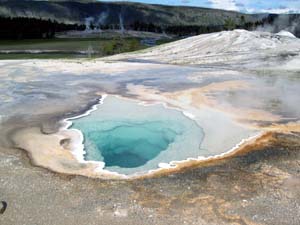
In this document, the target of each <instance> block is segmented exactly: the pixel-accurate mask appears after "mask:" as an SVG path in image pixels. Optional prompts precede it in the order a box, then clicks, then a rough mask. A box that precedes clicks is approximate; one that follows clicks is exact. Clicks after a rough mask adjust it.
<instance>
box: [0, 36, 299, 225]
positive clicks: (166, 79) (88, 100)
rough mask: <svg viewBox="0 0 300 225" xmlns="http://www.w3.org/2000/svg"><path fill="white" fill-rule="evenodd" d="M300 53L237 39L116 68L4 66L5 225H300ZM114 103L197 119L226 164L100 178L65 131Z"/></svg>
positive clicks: (287, 40)
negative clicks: (70, 122)
mask: <svg viewBox="0 0 300 225" xmlns="http://www.w3.org/2000/svg"><path fill="white" fill-rule="evenodd" d="M208 43H215V45H214V44H211V46H208ZM217 43H222V44H217ZM205 46H206V47H205ZM299 52H300V41H299V39H296V38H292V37H281V36H277V35H271V34H267V33H258V32H254V33H250V32H246V31H232V32H222V33H216V34H209V35H203V36H199V37H193V38H191V39H187V40H182V41H180V42H177V43H171V44H167V45H164V46H162V47H158V48H154V49H150V50H147V51H146V52H140V53H132V54H125V55H121V56H115V57H112V58H106V59H97V60H73V61H71V60H65V61H57V60H31V61H1V62H0V80H1V82H0V202H1V201H5V202H6V203H7V208H6V210H5V211H4V212H3V214H0V224H1V225H2V224H3V225H11V224H16V225H19V224H26V225H27V224H28V225H32V224H34V225H36V224H37V225H40V224H41V225H44V224H45V225H46V224H51V225H53V224H66V225H68V224H70V225H71V224H72V225H74V224H79V225H81V224H91V225H92V224H97V225H98V224H101V225H102V224H103V225H106V224H112V225H114V224H128V225H131V224H132V225H134V224H162V225H165V224H179V225H181V224H270V225H271V224H272V225H274V224H275V225H276V224H287V225H293V224H295V225H297V224H300V189H299V185H300V125H299V124H300V123H299V121H300V108H299V102H300V93H299V90H300V68H299V60H300V58H299ZM200 53H201V54H200ZM162 62H163V63H164V64H162ZM174 64H180V65H174ZM103 94H111V95H117V96H121V97H123V98H128V99H136V100H138V101H142V102H144V103H147V104H152V103H156V102H162V103H164V104H165V105H166V106H168V107H174V108H176V109H178V110H182V111H183V112H186V113H189V114H190V115H192V116H194V120H195V121H196V122H197V123H199V124H200V125H201V127H203V129H204V132H205V133H206V135H207V137H206V139H204V142H203V145H204V146H205V147H207V148H208V149H210V155H219V156H218V157H213V158H206V159H205V160H204V159H203V157H200V158H199V159H195V160H190V161H187V162H184V163H181V164H180V163H179V164H178V165H177V167H176V168H174V169H162V170H160V171H159V172H157V173H155V174H150V175H147V176H143V177H138V178H135V179H125V180H124V179H121V180H119V179H113V178H120V177H118V176H115V177H114V176H111V174H110V175H109V176H108V175H107V174H105V173H102V174H99V173H97V171H95V169H96V164H93V163H82V162H79V161H78V160H76V158H75V157H74V155H73V154H72V153H71V150H72V145H74V143H75V144H76V143H77V144H78V140H79V139H80V138H79V137H78V136H76V135H77V134H76V133H72V131H70V130H69V131H67V130H61V127H62V123H61V121H62V119H64V118H69V117H72V116H76V115H80V114H82V113H84V112H86V111H87V110H88V109H90V108H91V106H93V105H94V104H95V103H97V102H98V100H99V98H100V97H101V96H102V95H103ZM257 134H259V135H257ZM253 135H257V138H256V139H251V140H249V141H247V142H245V143H243V144H241V145H240V146H238V147H237V148H235V149H234V151H232V152H227V151H228V150H230V149H232V148H233V147H235V146H236V145H237V144H238V143H240V141H241V140H242V139H245V138H248V137H251V136H253ZM76 141H77V142H76ZM79 144H82V143H79ZM225 152H227V153H226V154H223V153H225ZM206 156H209V155H206ZM96 178H97V179H96ZM99 178H105V179H99ZM121 178H122V177H121ZM1 207H2V206H1V204H0V212H1Z"/></svg>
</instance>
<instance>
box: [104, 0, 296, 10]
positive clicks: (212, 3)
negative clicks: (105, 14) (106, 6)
mask: <svg viewBox="0 0 300 225" xmlns="http://www.w3.org/2000/svg"><path fill="white" fill-rule="evenodd" d="M102 1H114V0H102ZM117 1H122V0H117ZM126 1H132V2H144V3H153V4H167V5H186V6H201V7H209V8H218V9H227V10H235V11H242V12H248V13H253V12H269V13H295V12H296V13H300V0H126Z"/></svg>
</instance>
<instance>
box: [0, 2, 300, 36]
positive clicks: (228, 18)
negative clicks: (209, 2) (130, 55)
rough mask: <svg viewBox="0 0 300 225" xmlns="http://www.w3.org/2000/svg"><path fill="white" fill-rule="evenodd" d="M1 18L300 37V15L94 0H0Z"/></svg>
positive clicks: (192, 32) (158, 30)
mask: <svg viewBox="0 0 300 225" xmlns="http://www.w3.org/2000/svg"><path fill="white" fill-rule="evenodd" d="M0 16H2V17H30V18H38V19H45V20H48V19H51V20H56V21H58V22H61V23H72V24H75V23H76V24H85V25H86V26H90V25H92V28H94V27H102V28H103V27H104V29H108V28H109V29H113V28H115V29H120V28H121V27H124V28H125V29H135V30H139V29H140V30H146V31H157V32H162V31H165V30H167V31H169V32H171V33H179V32H181V31H183V32H181V33H180V34H181V35H185V34H189V33H191V34H199V33H207V32H208V33H209V32H214V31H219V30H224V29H234V28H243V29H249V30H251V29H256V28H259V29H267V30H269V31H274V32H278V31H280V30H281V29H287V30H289V31H290V32H292V33H294V34H296V35H297V36H299V35H300V16H299V14H294V15H274V14H272V15H268V14H243V13H239V12H234V11H225V10H219V9H207V8H199V7H184V6H166V5H150V4H141V3H129V2H98V1H94V0H75V1H64V0H51V1H37V0H35V1H34V0H8V1H5V0H0Z"/></svg>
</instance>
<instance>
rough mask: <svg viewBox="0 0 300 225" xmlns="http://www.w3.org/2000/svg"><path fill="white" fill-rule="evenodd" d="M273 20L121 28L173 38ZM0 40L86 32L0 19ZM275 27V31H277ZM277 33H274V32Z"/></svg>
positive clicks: (253, 26)
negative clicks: (72, 31) (74, 31)
mask: <svg viewBox="0 0 300 225" xmlns="http://www.w3.org/2000/svg"><path fill="white" fill-rule="evenodd" d="M298 17H299V16H298V15H294V16H291V17H289V21H287V23H292V22H293V21H295V19H298ZM276 21H278V15H275V14H274V15H273V14H270V15H269V16H267V17H265V18H263V19H261V20H258V21H255V22H251V21H246V20H245V17H244V16H243V15H242V16H241V17H240V18H239V19H238V20H233V19H231V18H228V19H225V20H224V23H223V24H222V25H161V24H154V23H151V22H150V23H145V22H141V21H135V22H133V23H131V24H129V25H128V24H127V25H125V29H126V30H134V31H147V32H156V33H166V34H172V35H176V36H191V35H199V34H205V33H212V32H219V31H224V30H233V29H245V30H255V29H257V28H258V27H263V26H266V25H271V26H273V27H274V28H275V29H276V26H278V25H276ZM0 28H1V29H0V39H35V38H39V39H40V38H54V37H55V33H56V32H62V31H71V30H78V31H83V30H86V29H87V27H86V25H83V24H65V23H59V22H57V21H55V20H50V19H48V20H44V19H37V18H27V17H26V18H25V17H16V18H5V17H0ZM88 29H92V30H94V29H101V30H108V29H121V27H120V25H119V24H106V25H98V24H93V23H91V24H90V25H89V27H88ZM279 29H280V28H279V27H278V31H279ZM278 31H277V32H278ZM294 33H295V34H296V36H298V37H299V36H300V29H299V26H298V28H297V29H295V32H294Z"/></svg>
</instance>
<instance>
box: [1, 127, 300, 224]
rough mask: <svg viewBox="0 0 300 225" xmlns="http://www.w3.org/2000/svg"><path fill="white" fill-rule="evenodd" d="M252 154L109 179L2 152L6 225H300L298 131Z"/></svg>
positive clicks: (3, 218)
mask: <svg viewBox="0 0 300 225" xmlns="http://www.w3.org/2000/svg"><path fill="white" fill-rule="evenodd" d="M273 136H274V138H272V139H271V140H270V142H269V143H266V144H264V145H262V146H261V147H259V148H256V149H255V150H254V151H250V152H248V153H241V154H238V155H236V156H235V157H233V158H230V159H227V160H220V161H217V162H214V163H210V164H208V165H202V166H200V167H198V168H194V169H188V170H186V171H184V172H181V173H177V174H172V175H169V176H162V177H158V178H152V179H144V180H134V181H104V180H96V179H89V178H85V177H80V176H66V175H61V174H55V173H52V172H49V171H48V170H44V169H41V168H38V167H32V166H31V165H30V163H29V161H28V158H27V156H26V155H25V153H24V152H22V151H17V150H15V151H11V154H10V155H7V154H6V155H4V154H2V153H1V158H0V159H1V164H0V177H1V180H0V181H1V185H0V193H1V199H0V200H2V201H5V202H7V204H8V206H7V209H6V210H5V212H4V213H3V214H2V215H0V223H1V224H3V225H6V224H7V225H8V224H9V225H11V224H43V225H44V224H66V225H67V224H72V225H74V224H164V225H165V224H272V225H274V224H288V225H291V224H299V223H300V219H299V218H300V213H299V212H300V189H299V188H298V187H299V184H300V151H299V150H300V141H299V133H292V134H289V135H283V134H274V135H273Z"/></svg>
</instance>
